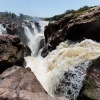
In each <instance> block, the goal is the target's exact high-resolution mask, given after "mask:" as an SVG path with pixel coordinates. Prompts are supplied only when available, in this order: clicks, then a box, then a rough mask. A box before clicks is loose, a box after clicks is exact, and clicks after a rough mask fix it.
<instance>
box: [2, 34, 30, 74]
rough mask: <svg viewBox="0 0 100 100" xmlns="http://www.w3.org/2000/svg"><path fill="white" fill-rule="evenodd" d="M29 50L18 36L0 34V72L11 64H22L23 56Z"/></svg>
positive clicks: (28, 52) (27, 53)
mask: <svg viewBox="0 0 100 100" xmlns="http://www.w3.org/2000/svg"><path fill="white" fill-rule="evenodd" d="M30 52H31V51H29V48H28V47H27V46H25V45H23V44H22V43H21V42H20V39H19V37H18V36H11V35H0V73H2V72H3V71H4V70H5V69H7V68H9V67H12V66H13V65H19V66H23V65H24V56H26V55H30Z"/></svg>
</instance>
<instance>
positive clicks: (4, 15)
mask: <svg viewBox="0 0 100 100" xmlns="http://www.w3.org/2000/svg"><path fill="white" fill-rule="evenodd" d="M32 19H33V17H31V16H28V15H24V14H22V13H20V14H19V16H18V15H16V14H14V13H11V12H7V11H6V12H0V20H32Z"/></svg>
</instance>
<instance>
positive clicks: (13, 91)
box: [0, 66, 68, 100]
mask: <svg viewBox="0 0 100 100" xmlns="http://www.w3.org/2000/svg"><path fill="white" fill-rule="evenodd" d="M0 100H68V99H65V98H63V97H61V98H52V97H50V96H49V95H48V94H46V91H45V90H44V89H43V87H42V86H41V84H40V83H39V82H38V80H37V79H36V77H35V75H34V74H33V73H32V72H31V70H30V69H28V68H22V67H19V66H13V67H11V68H9V69H7V70H6V71H5V72H3V73H2V74H1V75H0Z"/></svg>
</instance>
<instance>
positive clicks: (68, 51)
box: [25, 39, 100, 100]
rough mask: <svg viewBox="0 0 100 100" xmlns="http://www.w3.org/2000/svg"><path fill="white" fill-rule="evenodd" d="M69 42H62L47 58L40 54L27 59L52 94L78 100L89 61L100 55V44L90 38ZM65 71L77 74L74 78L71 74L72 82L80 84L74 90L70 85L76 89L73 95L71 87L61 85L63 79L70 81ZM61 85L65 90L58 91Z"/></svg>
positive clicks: (45, 87) (28, 65)
mask: <svg viewBox="0 0 100 100" xmlns="http://www.w3.org/2000/svg"><path fill="white" fill-rule="evenodd" d="M68 43H69V42H62V43H61V44H60V45H59V46H58V47H57V49H56V50H54V51H52V52H50V53H49V55H48V56H47V57H46V58H42V57H40V56H38V57H36V58H33V57H26V58H25V59H26V63H27V67H30V68H31V69H32V71H33V72H34V74H35V75H36V77H37V79H38V80H39V81H40V83H41V84H42V85H43V87H44V89H45V90H46V91H47V92H48V93H49V94H50V95H51V96H60V95H61V96H66V97H68V98H69V99H70V100H76V98H77V96H78V94H79V91H80V89H81V87H82V82H83V80H84V77H85V74H86V69H87V67H88V65H89V62H90V61H91V60H92V59H95V58H97V57H99V56H100V44H99V43H96V42H94V41H92V40H88V39H87V40H84V41H82V42H81V43H76V44H68ZM77 67H78V68H77ZM82 70H83V71H82ZM65 72H66V73H70V72H72V73H73V74H75V78H73V79H71V77H70V76H69V78H70V81H71V84H72V83H75V84H76V85H77V86H78V87H77V89H76V90H73V88H72V85H70V86H69V88H70V90H71V91H74V96H73V97H72V96H71V95H72V94H73V93H72V94H68V93H67V92H68V90H69V88H68V89H67V88H65V87H64V84H62V85H61V80H62V79H63V80H62V81H64V80H66V81H68V80H67V79H66V78H65V77H64V73H65ZM66 85H67V84H66ZM59 86H60V90H61V88H63V89H64V92H61V91H60V92H59V91H57V88H58V87H59ZM67 87H68V86H67ZM75 93H76V94H75ZM71 97H72V98H71Z"/></svg>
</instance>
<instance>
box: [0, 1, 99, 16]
mask: <svg viewBox="0 0 100 100" xmlns="http://www.w3.org/2000/svg"><path fill="white" fill-rule="evenodd" d="M85 5H87V6H96V5H100V0H0V12H4V11H8V12H13V13H15V14H17V15H19V13H23V14H26V15H30V16H33V17H52V16H54V15H58V14H62V13H64V12H65V11H66V10H71V9H74V10H77V9H79V8H80V7H83V6H85Z"/></svg>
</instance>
